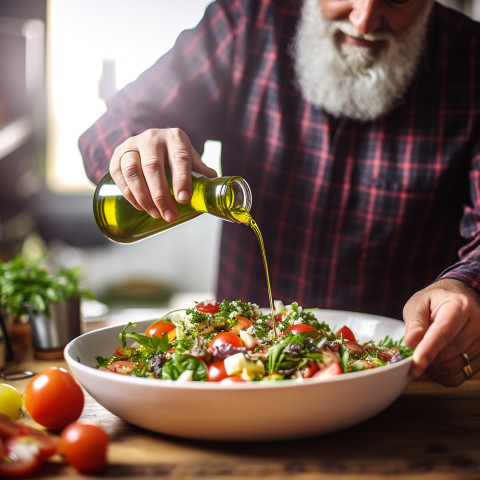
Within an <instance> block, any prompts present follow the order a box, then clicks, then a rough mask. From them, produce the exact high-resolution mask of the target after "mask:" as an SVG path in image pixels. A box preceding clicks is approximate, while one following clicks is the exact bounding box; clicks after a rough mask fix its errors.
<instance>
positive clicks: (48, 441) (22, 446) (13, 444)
mask: <svg viewBox="0 0 480 480" xmlns="http://www.w3.org/2000/svg"><path fill="white" fill-rule="evenodd" d="M59 445H60V440H59V438H58V437H55V436H53V435H49V434H47V433H45V432H44V431H42V430H38V429H36V428H33V427H30V426H28V425H23V424H20V423H17V422H15V421H14V420H12V419H10V418H8V417H6V416H5V415H0V454H1V455H0V477H26V476H30V475H33V474H34V473H35V472H36V470H37V469H38V468H39V467H40V466H41V465H42V464H43V463H44V462H45V460H47V459H48V458H50V457H51V456H52V455H55V454H56V453H57V452H58V451H59Z"/></svg>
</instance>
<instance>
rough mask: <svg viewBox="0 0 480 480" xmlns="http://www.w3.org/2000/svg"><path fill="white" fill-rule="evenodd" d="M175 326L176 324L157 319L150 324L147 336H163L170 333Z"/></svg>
mask: <svg viewBox="0 0 480 480" xmlns="http://www.w3.org/2000/svg"><path fill="white" fill-rule="evenodd" d="M174 328H175V325H174V324H173V323H170V322H166V321H165V320H157V321H156V322H153V323H152V324H150V325H149V326H148V327H147V329H146V330H145V335H146V336H147V337H154V336H155V337H160V338H161V337H162V335H163V334H164V333H167V334H168V333H169V332H171V331H172V330H173V329H174Z"/></svg>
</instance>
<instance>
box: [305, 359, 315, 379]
mask: <svg viewBox="0 0 480 480" xmlns="http://www.w3.org/2000/svg"><path fill="white" fill-rule="evenodd" d="M316 372H318V365H317V364H316V363H315V362H313V361H310V362H308V363H307V365H306V366H305V368H303V369H302V377H303V378H310V377H313V375H314V374H315V373H316Z"/></svg>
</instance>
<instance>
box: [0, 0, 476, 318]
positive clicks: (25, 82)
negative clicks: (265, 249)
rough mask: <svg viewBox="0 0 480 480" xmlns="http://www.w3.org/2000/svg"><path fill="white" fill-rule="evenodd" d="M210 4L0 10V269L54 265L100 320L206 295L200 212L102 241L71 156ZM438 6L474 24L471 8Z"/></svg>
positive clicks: (79, 167)
mask: <svg viewBox="0 0 480 480" xmlns="http://www.w3.org/2000/svg"><path fill="white" fill-rule="evenodd" d="M211 1H212V0H175V1H174V2H172V1H171V0H137V1H135V2H132V1H131V0H15V1H6V0H2V1H0V261H7V260H9V259H11V258H12V257H13V256H14V255H15V254H17V253H19V252H24V253H25V254H26V255H31V256H34V255H36V254H38V252H46V253H47V254H48V256H49V258H50V259H52V260H53V261H54V262H55V263H57V264H58V265H65V266H68V267H74V266H75V267H76V266H80V267H81V268H82V271H83V277H82V279H83V284H84V285H85V286H86V287H87V288H89V289H91V290H92V292H93V293H94V294H95V295H96V297H97V298H98V299H99V300H100V301H101V302H102V304H104V305H107V306H108V308H109V312H110V313H111V312H112V311H115V310H116V309H118V310H119V309H122V310H123V309H124V308H135V307H138V306H141V307H142V308H152V309H154V310H155V309H162V310H163V309H165V308H172V307H173V308H174V307H176V306H177V304H180V305H183V306H185V301H187V300H186V299H188V301H190V300H191V299H194V300H202V299H204V298H213V292H214V288H215V287H214V286H215V283H216V275H217V252H218V245H219V233H220V229H221V221H220V220H218V219H216V218H210V217H209V216H207V215H202V216H200V217H198V218H197V219H195V220H193V221H191V222H189V223H187V224H185V225H182V226H181V227H179V228H175V229H172V230H171V231H168V232H165V233H163V234H162V235H158V236H156V237H153V238H150V239H147V240H145V241H143V242H140V243H138V244H134V245H127V246H124V245H117V244H114V243H112V242H110V241H108V240H106V239H105V238H104V237H103V236H102V234H101V233H100V232H99V230H98V228H97V226H96V224H95V221H94V219H93V214H92V194H93V190H94V186H93V185H92V184H91V183H90V182H89V181H88V179H87V178H86V176H85V173H84V170H83V163H82V159H81V157H80V153H79V151H78V147H77V140H78V137H79V136H80V134H81V133H82V132H83V131H84V130H86V129H87V128H88V127H89V126H90V125H91V124H92V123H93V122H94V121H95V120H96V119H97V118H98V117H99V116H100V115H101V114H102V113H103V111H104V110H105V100H106V99H107V98H108V97H109V96H110V95H113V94H114V93H115V92H116V91H117V90H118V89H120V88H121V87H123V86H124V85H125V84H126V83H128V82H130V81H132V80H134V79H135V78H136V77H137V76H138V75H139V74H140V73H141V72H142V71H143V70H145V69H146V68H147V67H148V66H150V65H151V64H152V63H153V62H154V61H155V60H156V59H157V58H158V56H160V55H161V54H162V53H164V52H165V51H167V50H168V49H169V48H170V47H171V46H172V45H173V43H174V42H175V39H176V37H177V36H178V34H179V33H180V32H181V31H182V30H183V29H185V28H191V27H193V26H194V25H195V24H196V23H197V22H198V21H199V19H200V18H201V16H202V15H203V12H204V10H205V8H206V6H207V5H208V4H209V3H211ZM441 3H444V4H447V5H449V6H451V7H453V8H457V9H459V10H463V11H464V12H465V13H467V14H468V15H470V16H472V17H474V18H477V19H480V2H479V1H478V0H477V1H475V0H469V1H466V0H463V1H462V0H458V1H453V0H451V1H446V0H445V1H442V2H441ZM220 149H221V145H218V144H216V143H211V142H210V143H208V144H207V145H206V149H205V155H204V161H205V162H206V163H208V164H209V165H210V166H212V167H213V168H215V169H217V171H219V172H220V171H221V168H220V165H219V154H220ZM254 201H255V200H254ZM105 312H106V311H105V310H104V309H103V310H102V309H101V308H100V309H97V310H95V309H93V308H92V309H91V310H90V311H87V312H86V315H87V316H92V317H95V316H96V315H103V314H105Z"/></svg>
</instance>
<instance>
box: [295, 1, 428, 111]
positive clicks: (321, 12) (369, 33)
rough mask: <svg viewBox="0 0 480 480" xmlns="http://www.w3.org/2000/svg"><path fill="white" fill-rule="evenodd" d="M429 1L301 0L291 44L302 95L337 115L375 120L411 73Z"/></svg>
mask: <svg viewBox="0 0 480 480" xmlns="http://www.w3.org/2000/svg"><path fill="white" fill-rule="evenodd" d="M432 3H433V0H305V3H304V6H303V10H302V19H301V22H300V25H299V29H298V32H297V36H296V38H295V42H294V49H293V55H294V60H295V70H296V73H297V80H298V83H299V85H300V87H301V90H302V92H303V94H304V95H305V97H306V98H307V99H309V100H310V101H311V102H312V103H313V104H315V105H317V106H319V107H323V108H324V109H325V110H327V111H328V112H330V113H332V114H334V115H337V116H346V117H350V118H355V119H359V120H371V119H375V118H377V117H379V116H381V115H383V114H384V113H386V112H388V111H389V110H391V108H392V107H393V106H394V104H395V102H396V101H398V99H400V98H401V97H402V95H403V94H404V92H405V90H406V89H407V87H408V85H409V84H410V83H411V80H412V78H413V76H414V74H415V71H416V68H417V65H418V60H419V58H420V54H421V52H422V50H423V43H424V38H425V32H426V24H427V20H428V16H429V12H430V8H431V5H432Z"/></svg>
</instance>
